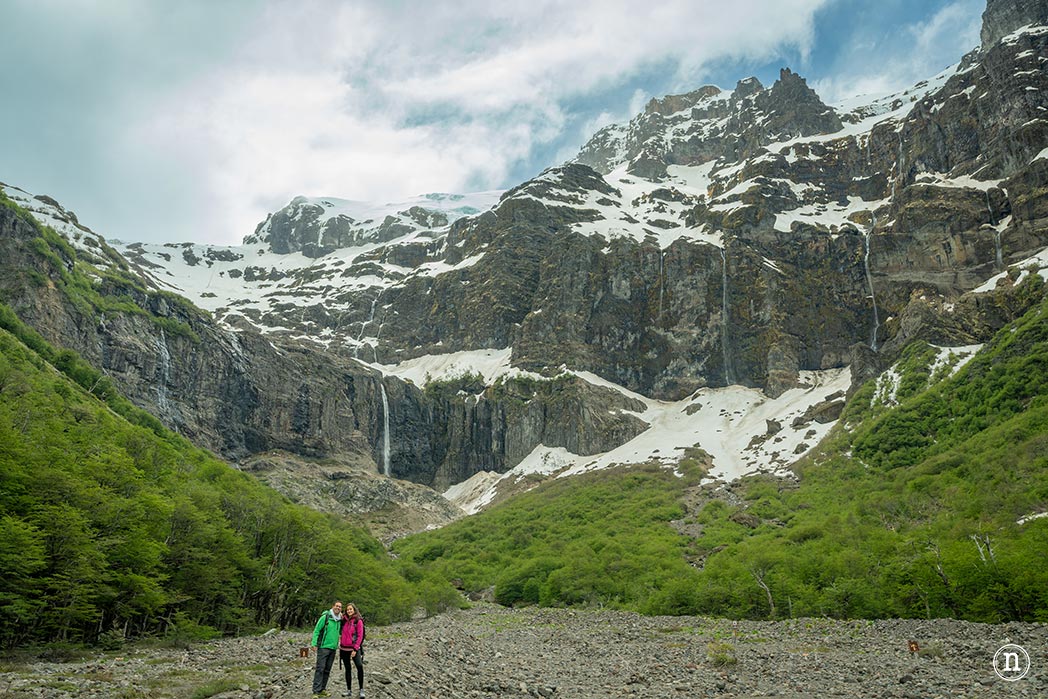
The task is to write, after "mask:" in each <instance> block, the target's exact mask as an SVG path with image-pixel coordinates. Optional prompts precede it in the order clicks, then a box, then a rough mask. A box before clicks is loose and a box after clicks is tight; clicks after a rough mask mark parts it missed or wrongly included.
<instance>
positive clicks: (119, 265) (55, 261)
mask: <svg viewBox="0 0 1048 699" xmlns="http://www.w3.org/2000/svg"><path fill="white" fill-rule="evenodd" d="M0 206H4V207H6V208H8V209H10V210H11V211H14V212H15V213H16V214H17V215H18V216H19V218H21V219H22V220H23V221H24V222H25V223H26V224H28V225H29V226H31V227H32V228H33V229H34V230H35V231H36V233H37V237H36V238H35V239H33V241H32V243H31V248H32V250H33V251H34V252H35V253H36V254H37V255H38V256H39V257H40V258H41V260H42V261H43V262H44V263H45V264H46V267H47V274H42V273H41V272H39V271H37V270H27V271H26V273H25V274H26V276H27V277H28V278H29V279H30V280H31V281H32V282H33V283H34V284H35V285H37V286H43V285H46V284H47V283H48V281H47V280H48V279H52V280H54V283H55V285H56V286H57V288H58V289H59V290H60V291H61V292H62V293H63V294H64V295H65V296H66V298H68V299H69V302H70V303H72V304H73V306H74V307H75V308H76V309H77V310H78V311H80V312H81V313H83V314H84V315H86V316H89V317H95V318H98V317H100V316H102V315H104V314H114V313H120V314H127V315H138V316H142V317H144V318H147V319H148V320H149V321H150V322H152V323H154V324H155V325H157V326H158V327H160V328H163V329H164V331H165V332H169V333H172V334H174V335H181V336H183V337H187V338H189V339H191V340H192V341H194V342H199V341H200V337H199V336H198V335H197V333H196V332H195V331H194V330H193V329H192V328H191V327H190V325H189V323H188V322H186V321H185V320H180V319H179V318H177V317H173V315H172V314H170V313H164V314H159V313H156V312H154V311H151V310H149V309H151V308H154V307H156V306H160V305H166V306H167V307H168V309H177V311H178V314H177V315H180V316H182V317H184V318H193V317H195V316H200V315H201V314H203V311H201V310H200V309H198V308H197V307H196V306H194V305H193V304H192V303H191V302H190V301H189V300H187V299H185V298H183V297H181V296H179V295H178V294H174V293H170V292H165V291H152V290H149V289H146V288H145V287H144V286H143V285H142V282H141V280H139V279H138V278H136V277H135V276H134V275H132V274H131V273H130V271H129V270H128V269H127V263H126V262H125V261H124V260H123V259H122V258H120V256H119V255H118V254H117V253H116V252H115V251H114V250H113V249H112V248H109V247H108V246H103V250H102V251H103V252H104V253H105V255H106V257H107V258H108V260H109V262H111V263H112V264H102V265H101V266H98V265H96V264H94V262H95V261H100V258H94V260H90V259H88V258H91V257H93V256H92V255H82V254H80V253H78V252H77V251H76V249H74V248H73V246H72V245H70V244H69V241H68V240H66V239H65V238H64V237H63V236H62V235H60V234H59V233H57V232H55V231H54V229H52V228H50V227H48V226H44V225H41V224H40V222H39V221H37V220H36V219H35V218H33V216H32V214H30V213H29V212H28V211H26V210H25V209H23V208H22V207H20V206H18V204H16V203H14V202H13V201H11V200H10V199H9V198H8V197H7V196H6V195H4V194H3V192H0Z"/></svg>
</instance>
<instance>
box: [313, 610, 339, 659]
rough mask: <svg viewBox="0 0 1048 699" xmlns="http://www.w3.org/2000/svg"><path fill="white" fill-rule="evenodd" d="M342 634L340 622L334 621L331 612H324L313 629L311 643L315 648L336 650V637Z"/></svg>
mask: <svg viewBox="0 0 1048 699" xmlns="http://www.w3.org/2000/svg"><path fill="white" fill-rule="evenodd" d="M341 632H342V622H341V621H340V620H338V619H336V618H335V617H334V616H333V615H332V614H331V610H330V609H329V610H327V611H326V612H324V613H323V614H322V615H321V617H320V618H319V619H317V625H316V627H315V628H314V629H313V643H312V645H314V646H316V647H317V648H331V649H332V650H334V649H335V648H338V636H339V634H340V633H341Z"/></svg>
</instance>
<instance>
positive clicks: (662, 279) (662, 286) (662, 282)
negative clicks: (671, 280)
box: [659, 250, 666, 320]
mask: <svg viewBox="0 0 1048 699" xmlns="http://www.w3.org/2000/svg"><path fill="white" fill-rule="evenodd" d="M665 290H666V251H665V250H663V251H661V252H660V253H659V320H662V297H663V292H664V291H665Z"/></svg>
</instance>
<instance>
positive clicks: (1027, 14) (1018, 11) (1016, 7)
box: [980, 0, 1048, 50]
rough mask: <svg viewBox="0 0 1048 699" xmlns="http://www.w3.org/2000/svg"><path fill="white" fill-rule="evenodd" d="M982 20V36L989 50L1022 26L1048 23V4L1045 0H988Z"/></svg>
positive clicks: (985, 48)
mask: <svg viewBox="0 0 1048 699" xmlns="http://www.w3.org/2000/svg"><path fill="white" fill-rule="evenodd" d="M982 21H983V26H982V33H981V35H980V38H981V39H982V48H983V50H987V49H989V48H991V47H992V46H993V45H994V44H996V43H997V42H998V41H1000V40H1001V39H1002V38H1003V37H1005V36H1007V35H1008V34H1011V33H1012V32H1014V31H1015V30H1016V29H1019V28H1020V27H1025V26H1026V25H1029V24H1048V4H1045V2H1044V0H987V1H986V11H985V12H983V16H982Z"/></svg>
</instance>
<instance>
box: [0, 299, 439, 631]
mask: <svg viewBox="0 0 1048 699" xmlns="http://www.w3.org/2000/svg"><path fill="white" fill-rule="evenodd" d="M0 484H2V487H0V570H3V571H4V574H3V576H2V577H0V645H3V646H12V645H16V644H24V643H27V642H45V641H54V640H59V639H62V640H63V641H96V640H98V639H100V638H102V637H110V638H112V637H116V638H120V639H122V638H124V637H125V636H139V635H145V634H156V635H161V634H171V633H178V634H182V635H187V634H188V635H190V636H192V635H197V636H206V635H209V634H213V633H223V632H224V633H228V632H235V631H245V630H249V629H252V628H257V627H258V626H261V625H271V624H273V625H277V624H278V625H301V624H307V623H309V622H311V621H312V618H313V616H314V615H316V614H317V613H319V611H320V610H322V609H324V608H326V606H327V605H328V604H329V603H330V601H331V600H332V599H333V598H334V597H336V596H338V597H342V598H346V599H352V600H354V601H355V602H357V603H358V604H359V605H360V608H361V609H362V610H364V611H365V613H366V614H367V615H368V617H369V619H370V620H371V621H374V622H379V623H382V622H388V621H392V620H397V619H404V618H407V617H409V616H410V614H411V611H412V609H413V608H414V606H415V605H416V604H423V605H428V606H429V607H430V608H433V607H434V605H439V604H441V603H442V602H445V601H446V600H447V599H449V598H451V596H452V595H453V594H454V592H453V591H452V590H451V589H450V587H448V586H447V585H446V584H443V583H438V584H436V585H429V584H428V583H426V582H424V581H421V580H420V579H419V578H418V577H416V578H415V582H414V583H412V582H408V581H407V580H406V579H405V578H404V577H403V576H402V575H400V573H399V572H398V571H397V569H396V568H395V566H394V563H393V561H391V559H390V558H389V557H388V555H387V554H386V552H385V551H384V549H383V547H382V545H381V544H380V543H379V542H378V541H377V540H375V539H374V538H373V537H371V536H370V535H369V534H368V533H367V532H366V531H364V530H363V529H362V528H358V527H355V526H351V525H349V524H347V523H345V521H343V520H339V519H337V518H335V517H331V516H328V515H324V514H321V513H318V512H315V511H313V510H310V509H308V508H305V507H302V506H298V505H295V504H293V503H291V502H289V501H288V500H287V499H286V498H284V497H282V496H281V495H279V494H277V493H276V492H275V491H272V490H269V489H267V488H265V487H264V486H262V485H261V484H260V483H258V482H257V481H256V480H254V479H253V478H251V477H249V476H247V475H245V474H242V473H240V472H238V471H236V470H235V469H233V468H231V467H230V466H228V465H227V464H225V463H223V462H221V461H219V460H218V459H216V458H215V457H213V456H211V455H210V454H208V453H206V452H204V451H203V450H201V449H198V448H196V447H193V446H192V445H191V444H189V442H187V441H186V440H184V439H183V438H181V437H179V436H177V435H175V434H174V433H172V432H170V431H168V430H166V429H165V428H163V427H162V426H161V425H160V423H159V422H158V421H157V420H156V419H155V418H153V417H151V416H150V415H148V414H147V413H144V412H143V411H141V410H139V409H137V408H134V407H133V406H131V404H130V403H128V402H127V401H126V399H124V398H122V397H121V396H120V395H119V394H118V393H117V392H116V391H115V390H114V389H113V387H112V385H111V384H110V383H109V382H108V381H107V379H106V378H105V377H104V376H103V375H102V374H100V373H99V372H98V371H96V370H95V369H93V368H91V367H90V366H89V365H87V364H86V363H85V362H83V361H82V360H81V359H80V358H79V357H77V356H76V355H75V354H74V353H72V352H70V351H68V350H56V349H54V348H53V347H51V346H49V345H48V344H47V343H46V342H44V341H43V340H42V339H41V338H40V336H39V335H37V334H36V333H35V332H34V331H33V330H31V329H29V328H28V327H26V326H25V325H24V324H22V323H21V322H20V321H19V320H18V319H17V318H16V317H15V315H14V314H13V313H12V312H11V311H10V309H8V308H7V307H6V306H2V305H0Z"/></svg>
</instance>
